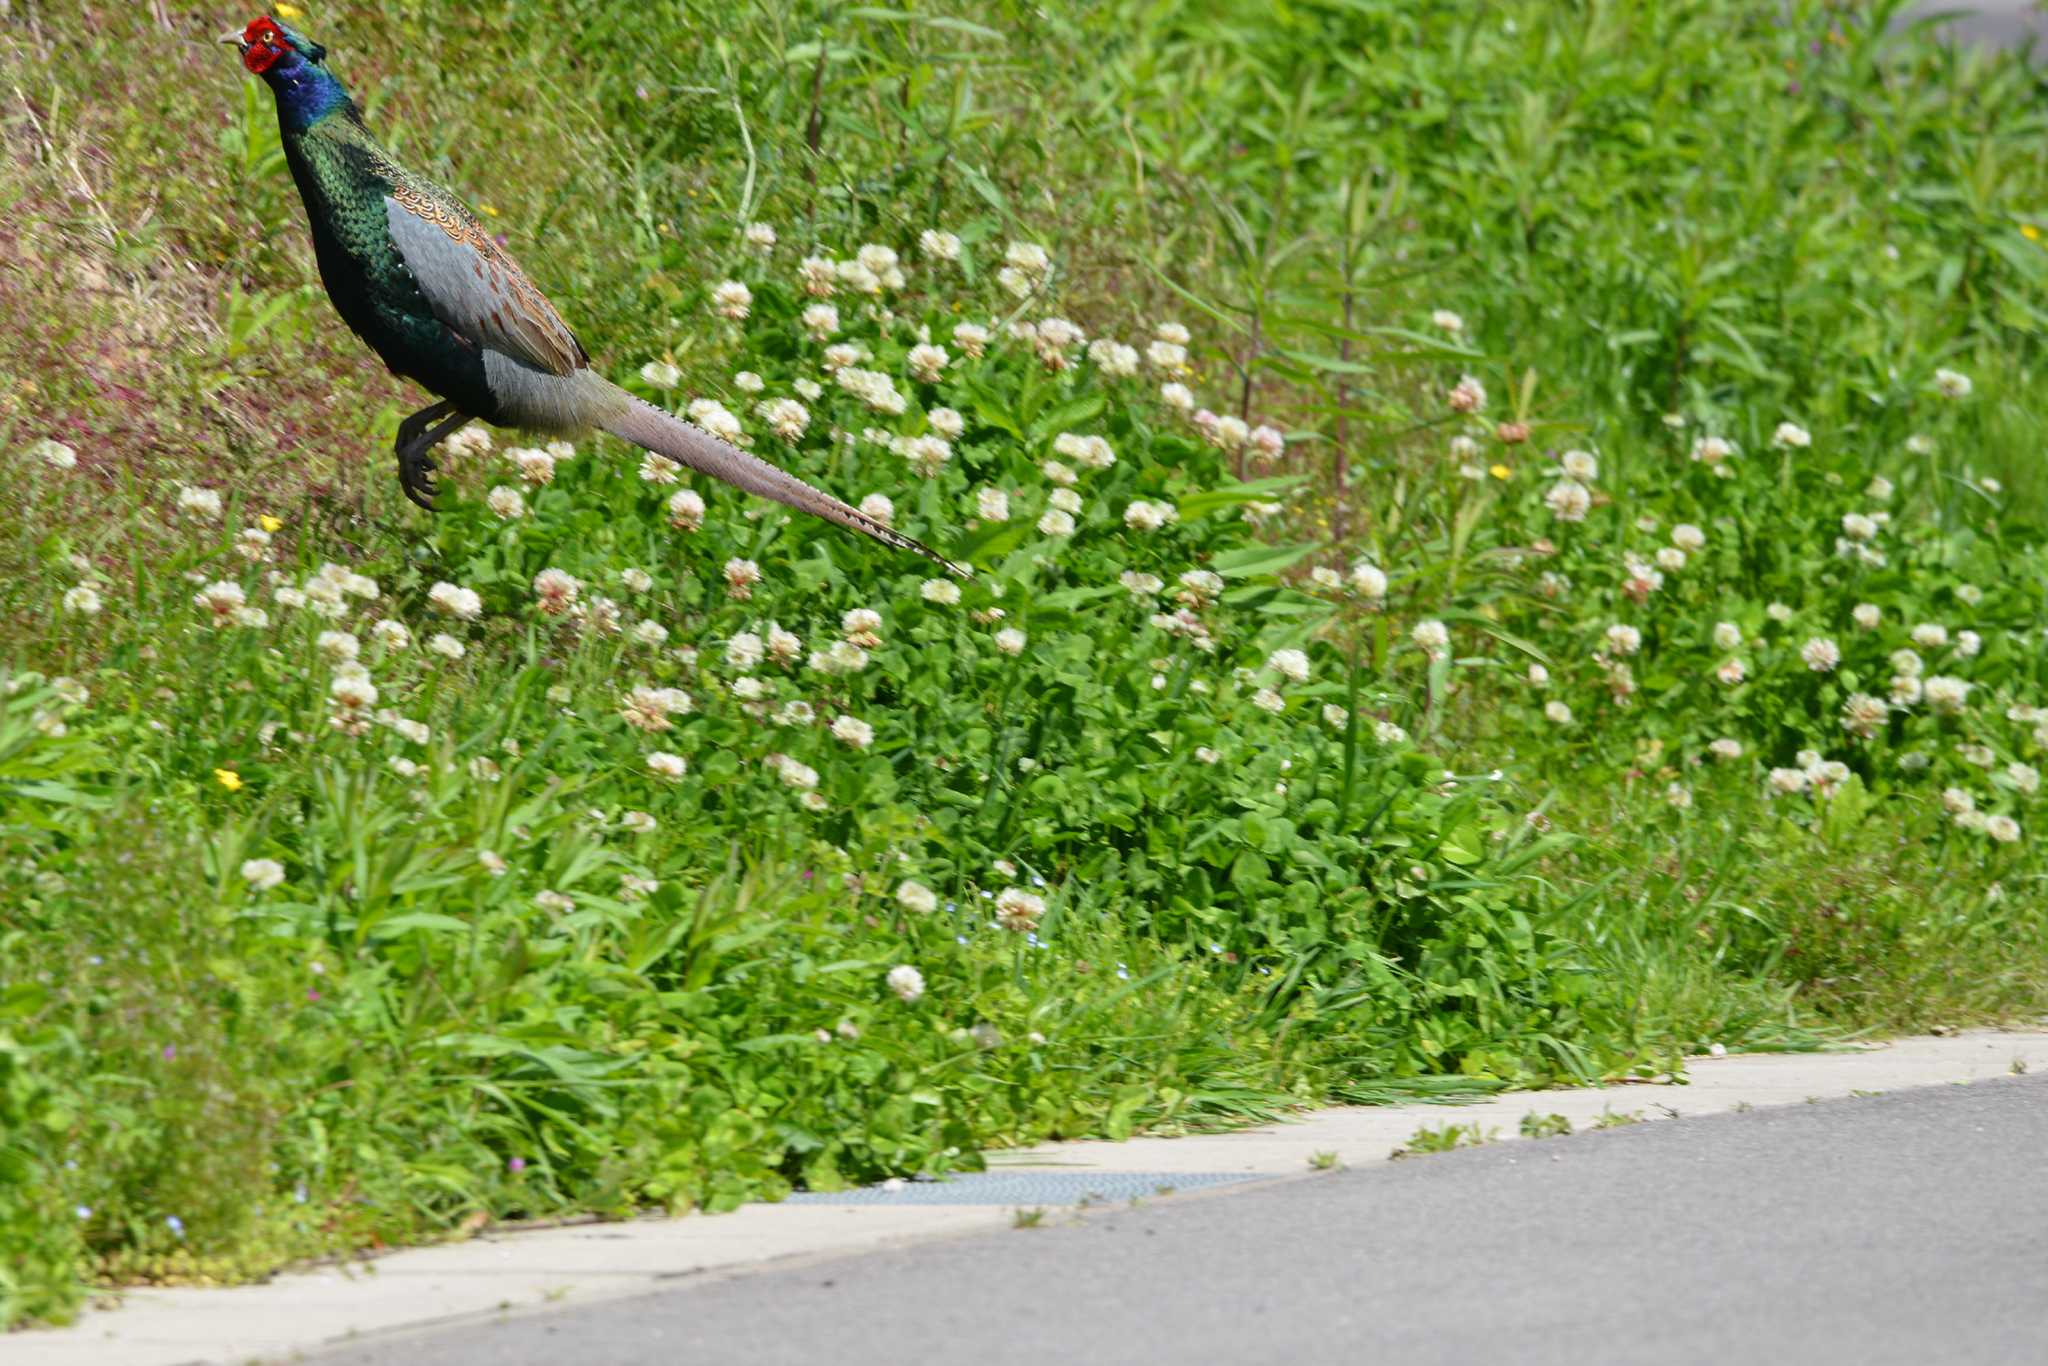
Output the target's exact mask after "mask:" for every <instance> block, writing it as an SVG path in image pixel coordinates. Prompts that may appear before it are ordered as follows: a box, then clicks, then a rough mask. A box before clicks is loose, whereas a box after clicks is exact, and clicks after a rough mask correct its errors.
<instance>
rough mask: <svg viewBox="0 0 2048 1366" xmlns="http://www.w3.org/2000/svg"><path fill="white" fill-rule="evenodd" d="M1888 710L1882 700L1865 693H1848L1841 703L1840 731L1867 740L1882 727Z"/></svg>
mask: <svg viewBox="0 0 2048 1366" xmlns="http://www.w3.org/2000/svg"><path fill="white" fill-rule="evenodd" d="M1889 713H1890V709H1889V708H1888V707H1886V706H1885V704H1884V700H1883V699H1882V698H1878V697H1872V696H1871V695H1870V694H1869V693H1867V692H1857V693H1850V694H1849V697H1848V700H1847V701H1845V702H1843V703H1842V729H1843V730H1846V731H1848V732H1849V733H1850V734H1851V735H1854V736H1856V737H1858V738H1859V739H1863V740H1868V739H1869V738H1870V737H1871V736H1873V735H1875V734H1877V732H1878V728H1879V727H1881V726H1883V725H1884V722H1885V717H1886V716H1887V715H1889Z"/></svg>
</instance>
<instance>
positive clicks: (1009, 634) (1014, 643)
mask: <svg viewBox="0 0 2048 1366" xmlns="http://www.w3.org/2000/svg"><path fill="white" fill-rule="evenodd" d="M1024 641H1025V635H1024V633H1023V632H1022V631H1020V630H1018V629H1017V628H1016V627H1014V626H1005V627H1004V628H1003V629H1002V630H1000V631H998V632H996V648H997V649H998V650H1001V651H1002V652H1003V653H1004V654H1006V655H1019V654H1022V653H1024Z"/></svg>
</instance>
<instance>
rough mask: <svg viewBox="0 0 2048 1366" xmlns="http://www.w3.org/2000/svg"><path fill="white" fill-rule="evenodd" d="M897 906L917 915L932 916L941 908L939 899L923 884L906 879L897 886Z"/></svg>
mask: <svg viewBox="0 0 2048 1366" xmlns="http://www.w3.org/2000/svg"><path fill="white" fill-rule="evenodd" d="M896 904H898V905H899V906H901V907H903V909H904V910H906V911H910V912H912V913H913V914H916V915H930V914H931V913H932V912H933V911H935V910H937V909H938V908H939V898H938V894H937V893H936V892H934V891H932V889H931V888H929V887H927V886H925V885H924V884H923V883H922V882H917V881H913V880H910V879H906V880H904V881H902V882H899V883H897V884H896Z"/></svg>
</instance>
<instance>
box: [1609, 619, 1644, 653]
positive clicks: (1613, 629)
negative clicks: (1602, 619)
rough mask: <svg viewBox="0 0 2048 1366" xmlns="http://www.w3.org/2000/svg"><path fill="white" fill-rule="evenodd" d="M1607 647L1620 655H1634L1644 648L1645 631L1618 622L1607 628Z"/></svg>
mask: <svg viewBox="0 0 2048 1366" xmlns="http://www.w3.org/2000/svg"><path fill="white" fill-rule="evenodd" d="M1606 639H1607V648H1608V649H1610V650H1612V651H1613V652H1614V653H1615V654H1618V655H1632V654H1634V653H1635V652H1636V651H1638V650H1640V649H1642V648H1643V633H1642V632H1641V631H1638V630H1637V629H1636V628H1635V627H1633V626H1625V625H1622V624H1621V623H1619V622H1617V623H1615V624H1614V625H1612V626H1610V627H1608V628H1607V637H1606Z"/></svg>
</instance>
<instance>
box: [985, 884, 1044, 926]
mask: <svg viewBox="0 0 2048 1366" xmlns="http://www.w3.org/2000/svg"><path fill="white" fill-rule="evenodd" d="M1044 915H1045V898H1044V897H1042V896H1038V895H1036V894H1034V893H1031V892H1027V891H1025V890H1024V889H1023V888H1021V887H1005V888H1004V889H1003V890H1002V891H1000V892H998V893H996V921H997V923H998V924H1000V925H1001V926H1002V927H1003V928H1004V929H1006V930H1009V931H1011V932H1013V933H1015V934H1027V933H1029V932H1030V931H1032V930H1035V929H1037V928H1038V922H1039V920H1040V918H1041V917H1043V916H1044Z"/></svg>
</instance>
